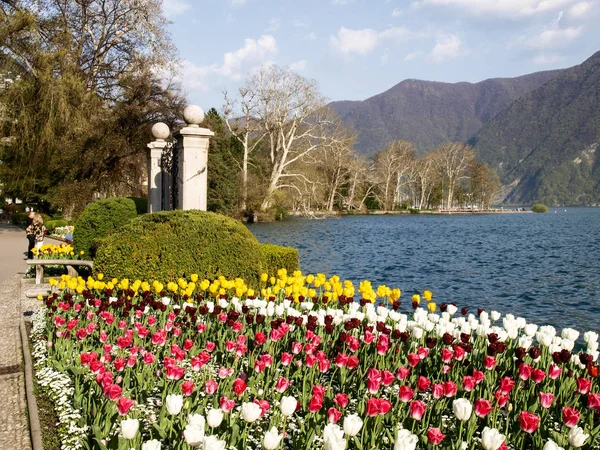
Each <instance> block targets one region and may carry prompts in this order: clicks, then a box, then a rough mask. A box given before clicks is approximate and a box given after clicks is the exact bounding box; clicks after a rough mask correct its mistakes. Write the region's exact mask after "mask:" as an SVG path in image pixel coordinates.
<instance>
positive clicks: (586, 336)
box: [583, 331, 598, 344]
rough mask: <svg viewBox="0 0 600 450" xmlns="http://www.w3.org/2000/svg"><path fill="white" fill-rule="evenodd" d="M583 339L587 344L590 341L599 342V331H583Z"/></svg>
mask: <svg viewBox="0 0 600 450" xmlns="http://www.w3.org/2000/svg"><path fill="white" fill-rule="evenodd" d="M583 340H584V341H585V343H586V344H589V343H590V342H598V333H596V332H594V331H586V332H585V333H583Z"/></svg>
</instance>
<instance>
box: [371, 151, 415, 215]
mask: <svg viewBox="0 0 600 450" xmlns="http://www.w3.org/2000/svg"><path fill="white" fill-rule="evenodd" d="M413 160H414V147H413V144H412V143H410V142H408V141H403V140H397V141H393V142H391V143H390V144H389V145H388V146H387V147H386V148H385V149H384V150H382V151H381V152H379V153H378V154H377V155H376V156H375V168H376V170H377V172H378V174H379V176H380V184H381V195H382V198H381V200H382V204H383V209H384V210H385V211H389V210H391V209H393V207H394V204H395V203H396V201H397V200H398V199H399V197H400V195H401V194H400V191H401V189H402V187H403V186H405V185H406V184H408V183H409V182H410V180H409V179H408V180H407V177H406V175H407V174H408V173H409V172H410V168H411V165H412V162H413Z"/></svg>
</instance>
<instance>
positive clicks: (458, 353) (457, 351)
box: [454, 345, 467, 361]
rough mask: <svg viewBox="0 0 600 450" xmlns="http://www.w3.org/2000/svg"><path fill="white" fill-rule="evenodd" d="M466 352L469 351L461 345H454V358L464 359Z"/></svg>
mask: <svg viewBox="0 0 600 450" xmlns="http://www.w3.org/2000/svg"><path fill="white" fill-rule="evenodd" d="M466 353H467V352H465V349H464V348H462V347H461V346H460V345H455V346H454V359H456V360H457V361H462V360H463V359H464V358H465V354H466Z"/></svg>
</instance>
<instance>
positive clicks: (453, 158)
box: [435, 142, 475, 209]
mask: <svg viewBox="0 0 600 450" xmlns="http://www.w3.org/2000/svg"><path fill="white" fill-rule="evenodd" d="M474 159H475V152H474V151H473V149H472V148H471V147H470V146H469V145H467V144H463V143H460V142H453V143H449V144H444V145H442V146H441V147H440V148H439V149H437V150H436V153H435V162H436V166H437V168H438V170H439V172H440V174H441V175H442V176H443V177H444V181H445V183H446V187H447V188H448V191H447V192H448V195H447V201H446V207H447V208H448V209H451V208H452V200H453V198H454V191H455V189H456V183H457V182H458V181H460V180H462V179H465V178H466V177H467V175H466V170H467V168H468V167H469V165H470V164H471V162H472V161H473V160H474Z"/></svg>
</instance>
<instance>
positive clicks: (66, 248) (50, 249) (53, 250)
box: [31, 244, 83, 259]
mask: <svg viewBox="0 0 600 450" xmlns="http://www.w3.org/2000/svg"><path fill="white" fill-rule="evenodd" d="M31 251H32V253H33V257H34V258H35V259H79V255H76V254H75V251H74V249H73V246H72V245H71V244H45V245H42V246H41V247H40V248H34V249H32V250H31ZM81 254H82V255H83V253H81Z"/></svg>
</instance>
